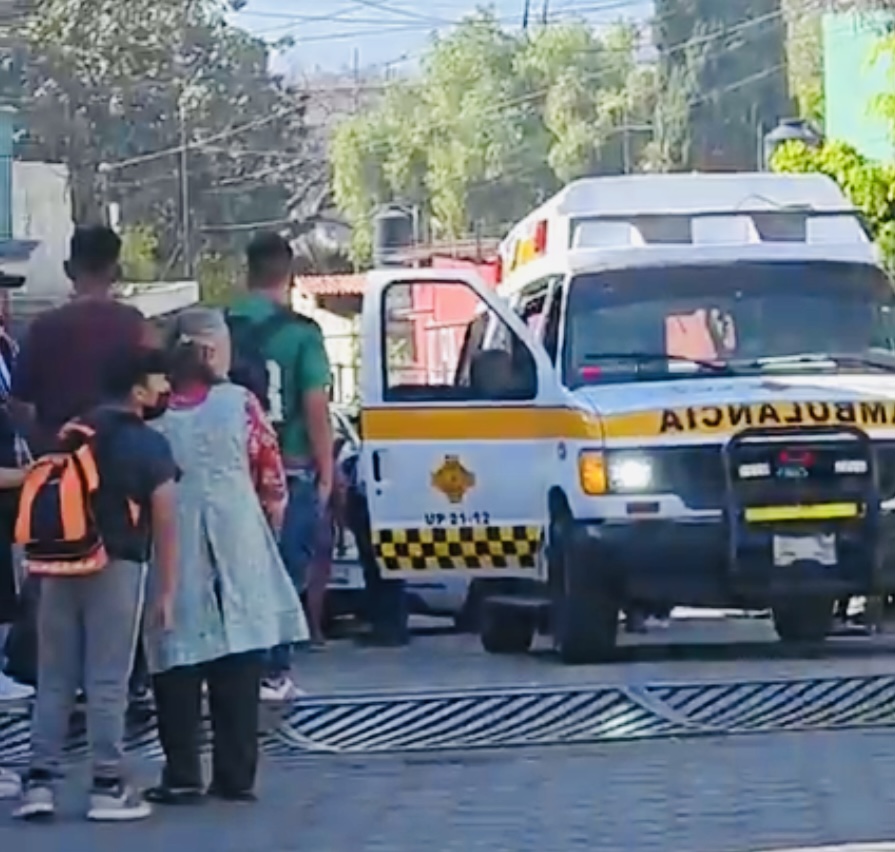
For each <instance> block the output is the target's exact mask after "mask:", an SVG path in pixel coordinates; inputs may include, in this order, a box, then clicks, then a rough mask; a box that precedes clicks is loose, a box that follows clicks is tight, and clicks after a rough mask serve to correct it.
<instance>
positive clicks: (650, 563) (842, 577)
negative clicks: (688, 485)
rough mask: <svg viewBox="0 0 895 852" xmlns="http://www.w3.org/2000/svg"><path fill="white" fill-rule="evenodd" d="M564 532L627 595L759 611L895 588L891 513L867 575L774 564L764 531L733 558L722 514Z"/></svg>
mask: <svg viewBox="0 0 895 852" xmlns="http://www.w3.org/2000/svg"><path fill="white" fill-rule="evenodd" d="M572 536H573V545H572V546H573V552H574V554H575V556H574V558H575V559H576V560H583V561H585V562H586V563H587V564H588V565H590V566H591V567H592V569H593V570H594V571H596V572H600V573H603V574H605V576H606V581H607V582H608V583H612V584H614V585H615V586H616V587H618V588H619V589H621V591H622V592H623V594H624V596H625V597H626V598H628V599H635V600H644V601H650V600H657V601H664V602H669V603H675V604H682V605H690V606H731V605H732V606H741V607H745V608H753V607H755V608H764V607H765V606H768V605H770V603H771V602H772V601H774V600H775V599H780V598H790V597H793V596H798V595H825V596H830V597H845V596H847V595H864V594H870V593H873V592H875V591H879V590H883V589H885V590H889V589H895V515H885V514H881V515H880V516H879V519H878V522H877V533H876V535H875V536H874V539H875V541H874V542H873V543H872V544H871V545H870V549H871V551H872V553H873V554H874V559H875V563H876V568H875V570H874V572H872V573H868V572H867V571H866V570H864V565H863V562H860V563H854V562H851V561H848V562H843V563H837V564H835V565H832V566H830V565H824V564H821V563H819V562H811V561H805V560H802V561H795V562H793V563H792V564H789V565H775V564H774V553H773V547H774V541H773V534H772V533H771V534H769V535H768V537H767V540H766V542H765V545H764V546H763V547H757V548H756V549H753V550H750V551H749V553H748V558H740V559H738V560H734V552H733V550H732V548H731V534H730V525H729V524H728V522H727V520H726V519H725V518H724V517H718V518H717V519H705V518H700V519H694V520H669V519H639V520H632V521H596V520H589V521H588V520H581V521H578V522H576V523H575V524H574V525H573V529H572ZM753 543H754V542H753ZM738 555H739V556H740V557H743V556H744V555H745V554H742V553H741V554H738Z"/></svg>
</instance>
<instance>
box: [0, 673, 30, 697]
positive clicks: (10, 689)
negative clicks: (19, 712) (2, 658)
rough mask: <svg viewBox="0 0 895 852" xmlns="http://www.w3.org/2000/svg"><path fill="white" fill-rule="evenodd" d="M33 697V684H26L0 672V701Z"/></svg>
mask: <svg viewBox="0 0 895 852" xmlns="http://www.w3.org/2000/svg"><path fill="white" fill-rule="evenodd" d="M33 697H34V687H33V686H26V685H25V684H24V683H19V682H18V681H16V680H13V679H12V678H11V677H8V676H7V675H5V674H3V672H0V701H26V700H27V699H29V698H33Z"/></svg>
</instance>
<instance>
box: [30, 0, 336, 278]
mask: <svg viewBox="0 0 895 852" xmlns="http://www.w3.org/2000/svg"><path fill="white" fill-rule="evenodd" d="M228 5H229V4H228V3H226V2H224V0H153V2H148V0H128V2H121V0H35V2H34V4H33V14H32V15H31V16H30V18H29V19H28V21H27V26H26V27H25V36H26V45H27V46H26V51H27V61H26V62H24V63H23V79H22V81H21V82H22V86H23V89H24V92H25V99H24V100H25V103H24V112H25V114H26V116H27V129H28V144H27V146H26V148H25V149H24V150H25V151H26V152H27V155H28V156H29V157H32V158H35V159H44V160H50V161H56V162H63V163H65V164H66V165H67V166H68V168H69V171H70V175H71V181H72V196H73V205H74V217H75V220H76V221H88V220H94V221H95V220H97V219H98V218H100V217H101V216H102V215H103V208H104V206H105V204H106V203H108V202H110V201H116V202H118V204H119V206H120V209H121V216H122V222H123V224H124V225H125V226H127V227H128V228H132V229H136V231H137V232H139V233H142V234H144V235H145V234H146V233H147V232H151V233H152V235H153V239H154V240H155V242H156V249H155V252H156V255H157V258H156V259H157V260H158V261H159V267H160V271H161V272H162V273H163V274H164V273H166V272H170V271H171V270H172V266H173V264H174V263H175V261H177V259H178V257H180V258H181V259H182V250H183V246H182V245H180V236H181V234H180V225H179V222H180V220H181V192H180V167H181V162H180V151H181V150H182V148H183V147H186V149H187V151H188V156H187V173H188V188H189V201H190V217H191V220H192V224H193V229H194V231H195V233H196V234H197V235H201V244H202V246H204V247H205V248H207V249H208V250H209V251H212V252H224V253H226V252H228V251H231V250H232V249H233V247H234V245H235V244H237V243H239V242H242V241H243V240H244V238H245V235H246V230H250V229H251V228H250V227H248V226H251V224H252V223H265V222H268V221H271V222H274V223H276V224H277V225H278V226H281V227H282V229H283V230H286V229H288V230H290V231H291V232H292V233H293V234H295V233H300V232H302V231H303V230H305V229H306V228H307V227H308V223H309V222H312V221H313V219H314V217H315V216H316V215H317V214H318V213H319V212H320V211H321V209H322V207H323V205H324V203H325V201H326V198H327V192H328V169H327V165H326V160H325V155H324V153H323V151H322V149H321V146H320V143H319V142H318V141H317V140H316V139H314V138H312V137H311V136H310V135H309V133H308V131H307V128H306V125H305V107H306V104H305V100H304V98H303V97H302V96H301V95H300V94H299V93H298V92H296V91H292V90H290V89H289V88H288V87H286V86H284V85H283V84H282V81H281V80H279V79H278V78H276V77H272V76H271V75H270V73H269V71H268V60H269V48H268V46H267V45H266V44H265V43H264V42H262V41H261V40H259V39H256V38H254V37H252V36H250V35H249V34H247V33H246V32H244V31H242V30H240V29H237V28H235V27H232V26H230V25H229V24H228V23H227V22H226V20H225V17H224V12H225V9H226V7H227V6H228ZM184 142H185V143H186V144H185V146H184V145H183V143H184ZM104 164H106V165H105V166H104ZM199 241H200V240H199V238H198V237H197V238H196V239H194V244H193V249H194V250H195V249H196V248H197V247H198V245H197V244H198V243H199Z"/></svg>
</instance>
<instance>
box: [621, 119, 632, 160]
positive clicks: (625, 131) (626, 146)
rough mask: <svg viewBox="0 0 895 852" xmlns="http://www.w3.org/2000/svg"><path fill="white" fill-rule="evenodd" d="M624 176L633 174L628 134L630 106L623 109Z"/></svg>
mask: <svg viewBox="0 0 895 852" xmlns="http://www.w3.org/2000/svg"><path fill="white" fill-rule="evenodd" d="M622 122H623V124H622V174H626V175H628V174H630V173H631V137H630V135H629V134H628V104H627V103H625V105H624V106H623V107H622Z"/></svg>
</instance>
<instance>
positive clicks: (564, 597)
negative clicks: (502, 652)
mask: <svg viewBox="0 0 895 852" xmlns="http://www.w3.org/2000/svg"><path fill="white" fill-rule="evenodd" d="M574 539H575V536H574V528H573V526H572V520H571V518H570V517H569V516H568V515H558V516H555V517H554V518H553V520H552V521H551V523H550V542H549V560H550V585H551V588H552V592H553V601H554V603H553V609H554V613H553V619H552V620H553V624H554V628H553V640H554V643H555V645H556V650H557V651H558V652H559V657H560V659H561V660H562V661H563V662H564V663H566V664H567V665H587V664H592V663H604V662H608V661H610V660H611V659H612V658H613V657H614V656H615V648H616V643H617V640H618V621H619V613H620V610H621V604H620V600H619V597H618V595H617V594H615V593H614V591H613V588H612V584H611V581H610V580H609V578H608V577H607V576H606V575H605V574H604V573H602V572H601V571H600V567H601V566H600V565H597V564H594V563H593V559H592V558H591V557H590V556H589V555H588V554H585V553H582V552H581V551H579V550H578V549H577V548H576V547H575V541H574Z"/></svg>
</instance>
